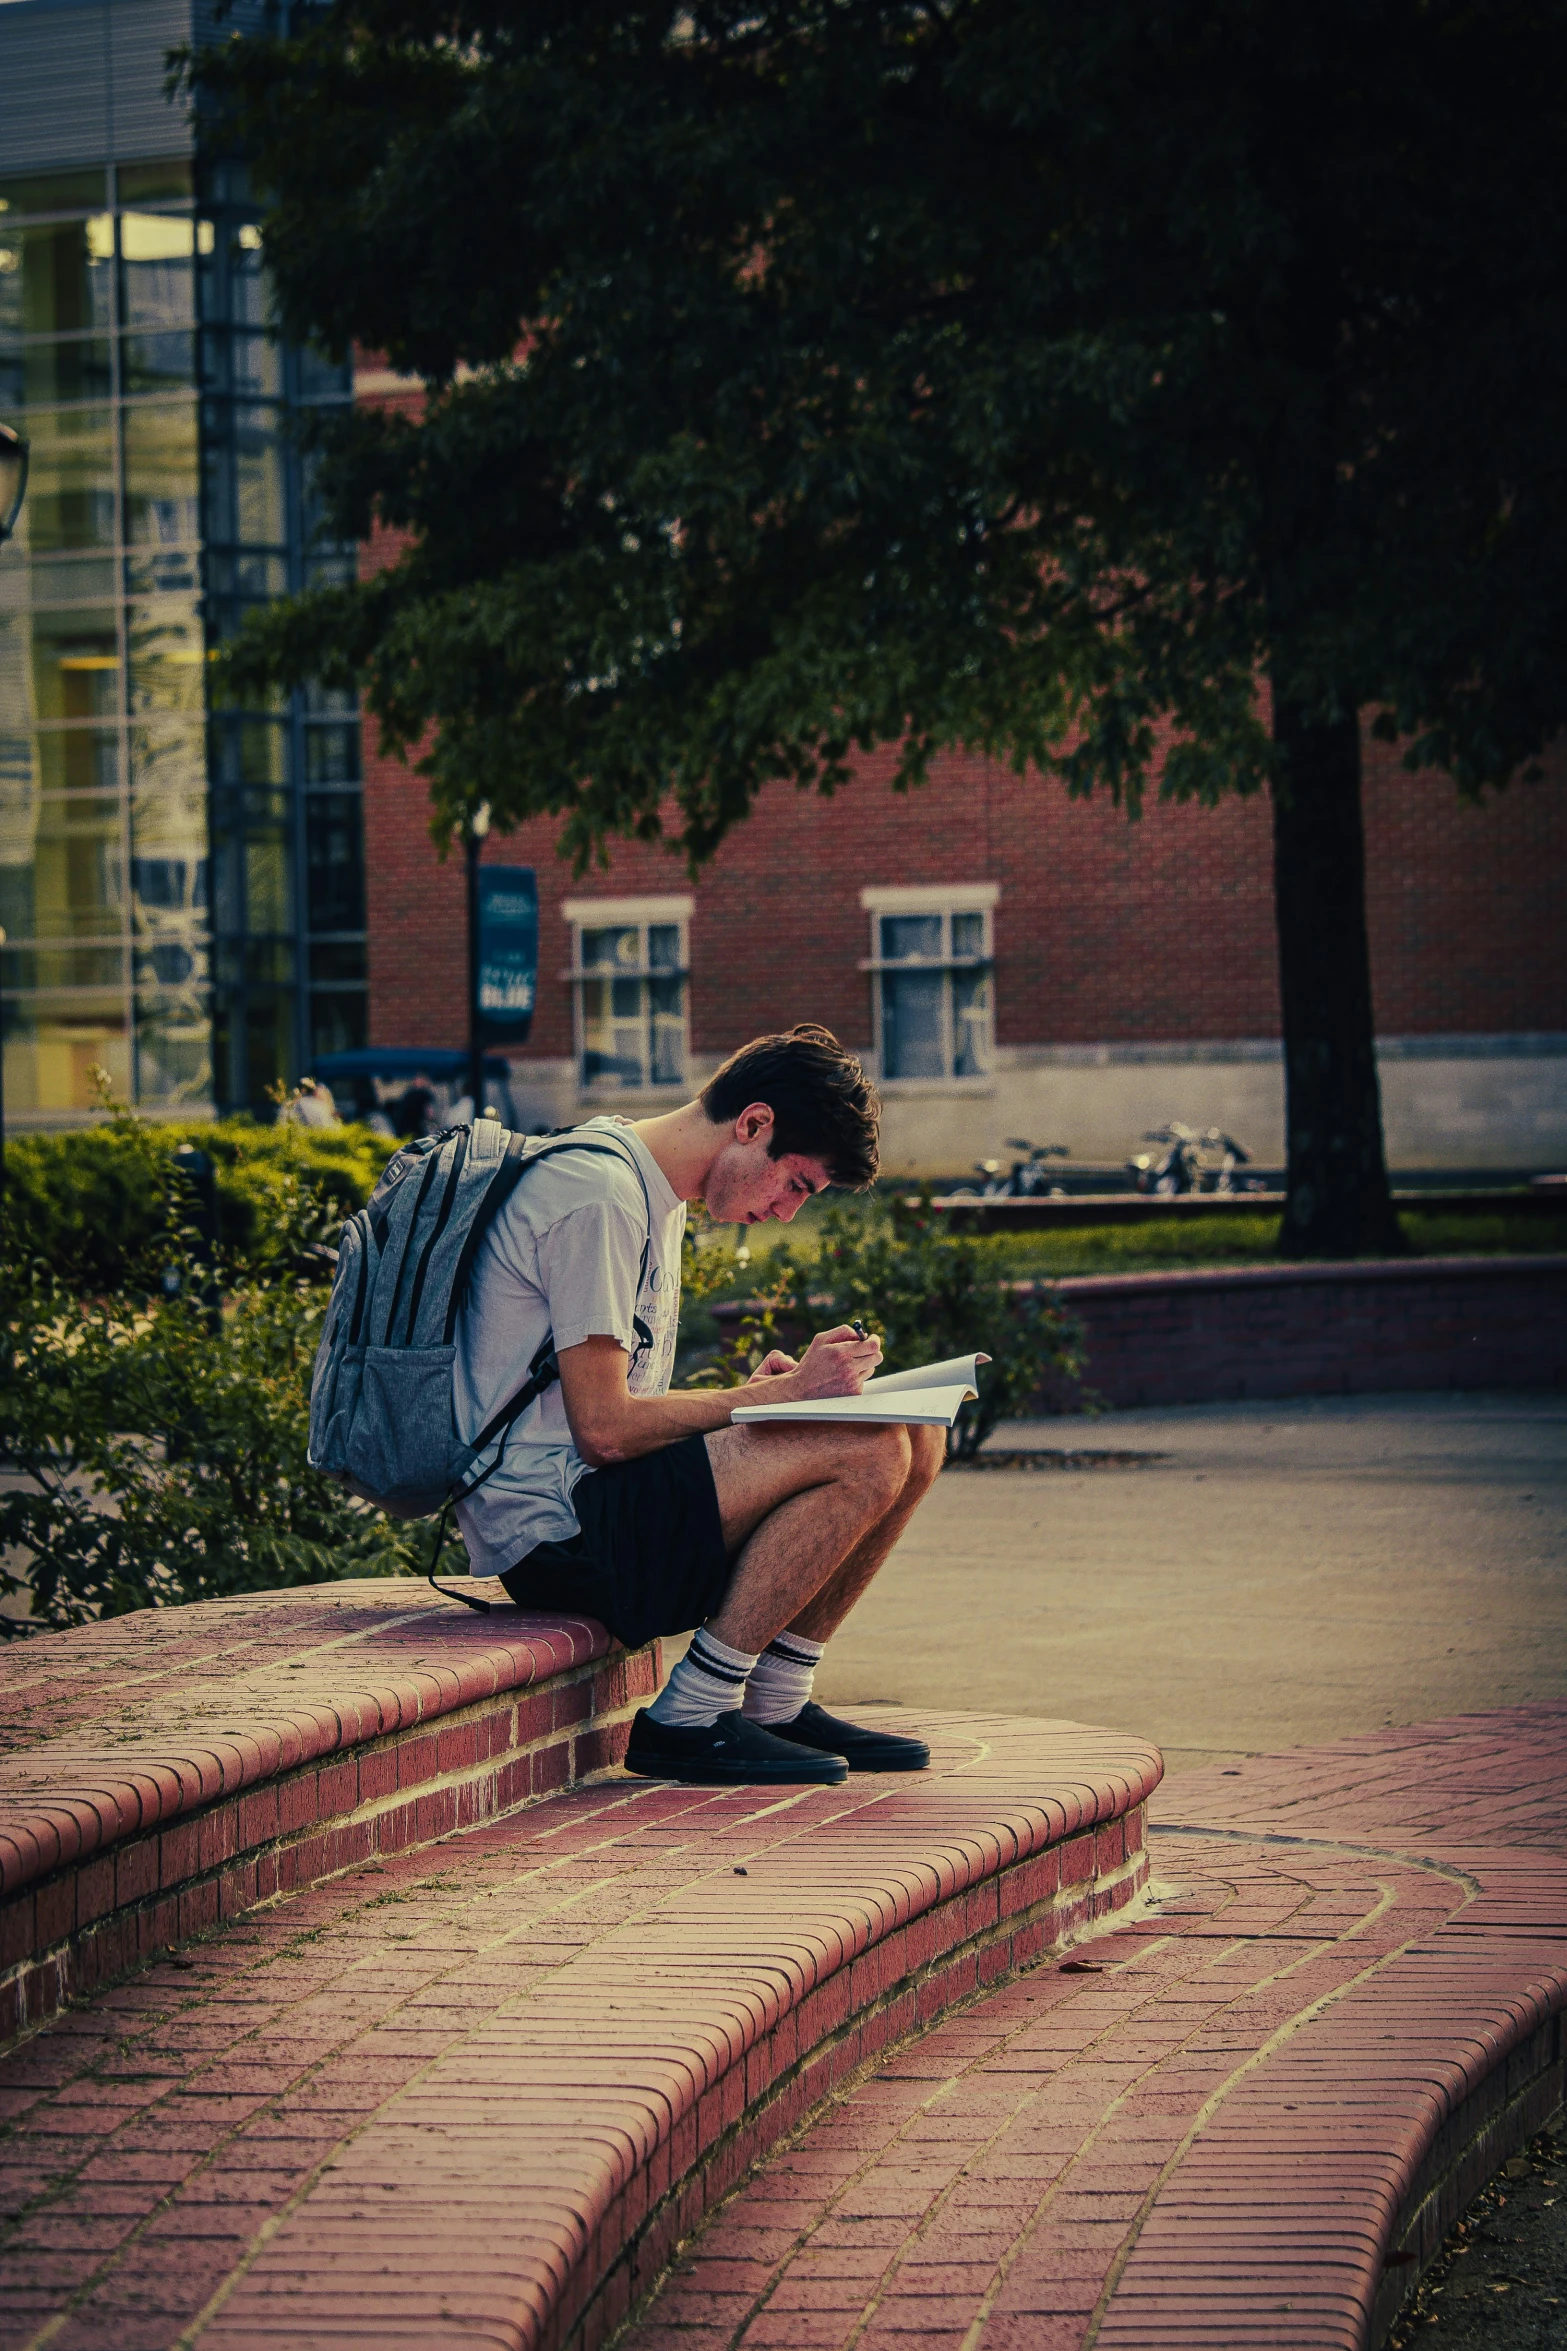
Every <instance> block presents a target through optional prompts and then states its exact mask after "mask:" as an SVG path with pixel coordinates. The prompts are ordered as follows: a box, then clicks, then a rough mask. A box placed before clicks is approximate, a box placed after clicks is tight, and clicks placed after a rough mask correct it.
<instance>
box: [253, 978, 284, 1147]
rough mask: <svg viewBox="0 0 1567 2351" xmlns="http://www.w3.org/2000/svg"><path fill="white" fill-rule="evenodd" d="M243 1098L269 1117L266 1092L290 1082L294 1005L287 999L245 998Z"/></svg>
mask: <svg viewBox="0 0 1567 2351" xmlns="http://www.w3.org/2000/svg"><path fill="white" fill-rule="evenodd" d="M245 1060H246V1070H245V1080H246V1084H245V1095H246V1099H247V1101H248V1102H249V1104H250V1107H251V1109H252V1110H254V1111H256V1112H257V1113H258V1114H259V1115H261V1116H263V1117H266V1116H270V1114H271V1111H272V1101H271V1097H270V1093H269V1089H270V1088H271V1087H273V1086H278V1085H292V1084H293V1081H294V1075H295V1071H294V1002H293V998H292V997H291V996H285V995H263V994H262V993H260V992H259V991H252V992H251V993H249V994H247V996H246V998H245Z"/></svg>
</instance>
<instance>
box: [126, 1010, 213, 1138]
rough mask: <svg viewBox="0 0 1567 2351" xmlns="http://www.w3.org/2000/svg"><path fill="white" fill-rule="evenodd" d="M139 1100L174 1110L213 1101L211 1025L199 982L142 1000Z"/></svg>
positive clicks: (138, 1028) (138, 1034)
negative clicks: (190, 1104) (191, 1104)
mask: <svg viewBox="0 0 1567 2351" xmlns="http://www.w3.org/2000/svg"><path fill="white" fill-rule="evenodd" d="M136 1096H137V1100H138V1101H140V1102H147V1103H158V1104H161V1105H163V1106H164V1107H166V1108H169V1109H173V1108H178V1107H183V1106H184V1105H185V1104H187V1103H193V1102H209V1101H210V1100H211V1099H212V1022H211V1020H210V1018H209V1017H208V1013H207V1006H206V992H205V989H204V988H203V987H202V986H200V985H199V983H197V982H196V981H195V980H192V982H191V983H190V985H189V986H187V987H184V988H180V989H177V990H174V991H166V992H162V993H160V994H158V995H156V996H154V997H151V998H150V999H145V1000H142V1001H140V1002H138V1005H137V1014H136Z"/></svg>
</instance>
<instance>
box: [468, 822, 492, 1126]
mask: <svg viewBox="0 0 1567 2351" xmlns="http://www.w3.org/2000/svg"><path fill="white" fill-rule="evenodd" d="M489 829H490V804H489V802H488V800H481V801H480V803H479V805H478V807H477V808H476V809H475V810H474V812H473V814H472V815H471V816H470V817H469V819H468V825H467V830H466V832H465V834H464V836H463V847H464V850H465V852H466V854H467V860H468V1092H469V1094H470V1095H471V1096H472V1098H473V1115H474V1118H475V1119H476V1120H478V1119H481V1118H482V1117H483V1116H484V1022H483V1019H482V1017H481V1015H480V1011H479V853H480V851H481V849H482V848H483V846H484V837H485V835H486V834H487V833H488V831H489Z"/></svg>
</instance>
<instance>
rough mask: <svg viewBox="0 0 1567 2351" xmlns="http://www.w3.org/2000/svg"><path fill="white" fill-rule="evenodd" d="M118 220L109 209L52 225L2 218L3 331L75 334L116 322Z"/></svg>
mask: <svg viewBox="0 0 1567 2351" xmlns="http://www.w3.org/2000/svg"><path fill="white" fill-rule="evenodd" d="M113 277H114V222H113V219H112V217H111V216H110V215H109V214H108V213H106V212H100V213H95V214H94V215H93V216H92V218H91V219H90V220H70V221H59V222H56V223H55V224H54V225H53V226H52V227H49V228H20V227H18V228H12V227H10V226H9V225H8V223H7V222H6V221H5V219H4V218H3V217H0V334H13V335H15V334H21V335H70V334H90V333H92V332H93V331H94V330H99V331H102V330H104V329H107V328H108V327H111V326H112V325H113V323H114V316H113V300H114V296H113Z"/></svg>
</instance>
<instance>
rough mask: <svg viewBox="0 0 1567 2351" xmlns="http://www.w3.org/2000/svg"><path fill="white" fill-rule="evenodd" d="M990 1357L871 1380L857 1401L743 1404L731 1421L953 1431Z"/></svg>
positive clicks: (959, 1358) (955, 1359)
mask: <svg viewBox="0 0 1567 2351" xmlns="http://www.w3.org/2000/svg"><path fill="white" fill-rule="evenodd" d="M989 1361H990V1357H989V1356H988V1355H953V1356H949V1357H948V1359H947V1361H946V1362H945V1363H922V1364H920V1365H919V1366H918V1368H917V1369H916V1370H914V1371H893V1372H889V1373H888V1374H887V1376H886V1378H885V1379H876V1380H867V1382H866V1384H865V1386H864V1387H863V1388H862V1389H861V1390H860V1392H859V1394H858V1395H857V1396H813V1397H812V1398H810V1399H809V1401H808V1402H806V1403H804V1404H737V1405H736V1406H735V1408H734V1411H733V1413H732V1414H731V1415H730V1417H731V1419H733V1420H736V1421H748V1420H858V1421H899V1420H901V1421H914V1422H916V1423H918V1424H919V1425H920V1426H922V1427H926V1428H938V1429H950V1428H951V1426H952V1424H953V1422H954V1421H955V1420H956V1419H957V1417H958V1408H959V1406H960V1405H963V1404H966V1403H967V1402H968V1400H969V1398H970V1397H977V1396H978V1394H979V1390H978V1389H977V1387H976V1386H975V1384H974V1381H975V1375H976V1373H977V1371H978V1368H979V1366H980V1365H981V1364H982V1363H988V1362H989Z"/></svg>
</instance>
